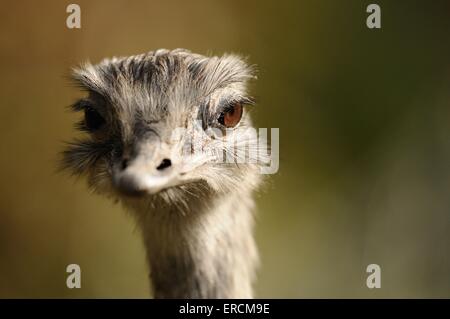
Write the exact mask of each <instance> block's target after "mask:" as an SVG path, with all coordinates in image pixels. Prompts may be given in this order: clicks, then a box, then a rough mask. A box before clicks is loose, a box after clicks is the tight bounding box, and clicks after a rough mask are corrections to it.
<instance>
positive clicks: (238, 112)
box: [217, 102, 242, 128]
mask: <svg viewBox="0 0 450 319" xmlns="http://www.w3.org/2000/svg"><path fill="white" fill-rule="evenodd" d="M241 118H242V104H241V103H240V102H235V103H233V104H231V105H230V106H228V107H227V108H226V109H225V111H223V112H222V113H220V116H219V118H218V120H217V121H218V122H219V123H220V124H222V125H223V126H225V127H226V128H232V127H235V126H236V125H237V124H238V123H239V121H240V120H241Z"/></svg>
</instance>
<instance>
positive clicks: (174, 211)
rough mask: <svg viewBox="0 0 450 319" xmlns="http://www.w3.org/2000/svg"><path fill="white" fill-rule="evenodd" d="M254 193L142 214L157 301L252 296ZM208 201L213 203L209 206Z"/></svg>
mask: <svg viewBox="0 0 450 319" xmlns="http://www.w3.org/2000/svg"><path fill="white" fill-rule="evenodd" d="M250 198H251V196H250V194H243V193H241V194H227V195H222V196H216V197H214V198H212V199H209V200H207V201H205V200H201V199H198V200H192V201H191V202H189V203H188V205H187V207H189V211H187V212H184V213H183V214H182V213H181V211H180V210H179V208H177V207H176V206H170V205H168V206H166V207H159V208H158V209H155V210H151V211H145V212H141V214H140V215H141V216H143V217H142V218H141V219H140V224H141V226H142V230H143V235H144V243H145V247H146V251H147V257H148V261H149V264H150V269H151V275H150V282H151V285H152V287H153V292H154V296H155V298H251V297H252V287H251V284H252V281H253V277H254V270H255V266H256V264H257V260H258V257H257V252H256V247H255V242H254V239H253V234H252V233H253V216H252V212H251V210H252V208H253V201H252V200H251V199H250ZM205 202H207V203H209V204H208V205H206V204H205Z"/></svg>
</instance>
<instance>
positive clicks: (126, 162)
mask: <svg viewBox="0 0 450 319" xmlns="http://www.w3.org/2000/svg"><path fill="white" fill-rule="evenodd" d="M127 166H128V158H124V159H123V160H122V165H121V167H122V170H124V169H125V168H127Z"/></svg>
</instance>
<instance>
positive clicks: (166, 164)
mask: <svg viewBox="0 0 450 319" xmlns="http://www.w3.org/2000/svg"><path fill="white" fill-rule="evenodd" d="M171 165H172V161H171V160H170V159H168V158H165V159H163V160H162V162H161V164H159V165H158V167H157V168H156V169H157V170H158V171H162V170H163V169H165V168H167V167H169V166H171Z"/></svg>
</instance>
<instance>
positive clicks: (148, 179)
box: [113, 147, 179, 196]
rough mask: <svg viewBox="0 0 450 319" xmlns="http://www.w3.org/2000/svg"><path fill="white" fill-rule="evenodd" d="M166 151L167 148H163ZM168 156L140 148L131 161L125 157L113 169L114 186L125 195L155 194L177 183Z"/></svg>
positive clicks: (176, 173) (152, 149)
mask: <svg viewBox="0 0 450 319" xmlns="http://www.w3.org/2000/svg"><path fill="white" fill-rule="evenodd" d="M165 148H166V149H167V147H165ZM163 154H169V152H165V151H164V150H161V149H158V150H156V149H154V148H141V150H140V151H139V152H138V153H137V156H135V157H134V158H133V159H128V158H127V157H125V158H124V159H123V160H122V163H120V164H117V165H116V167H115V168H114V169H113V183H114V185H115V186H116V187H117V188H118V189H119V191H121V192H122V193H124V194H126V195H132V196H141V195H145V194H156V193H158V192H160V191H161V190H163V189H166V188H169V187H172V186H175V185H177V184H178V183H179V178H178V176H179V174H178V172H177V170H176V169H175V167H174V165H173V163H172V160H171V158H170V157H169V156H164V155H163Z"/></svg>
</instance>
